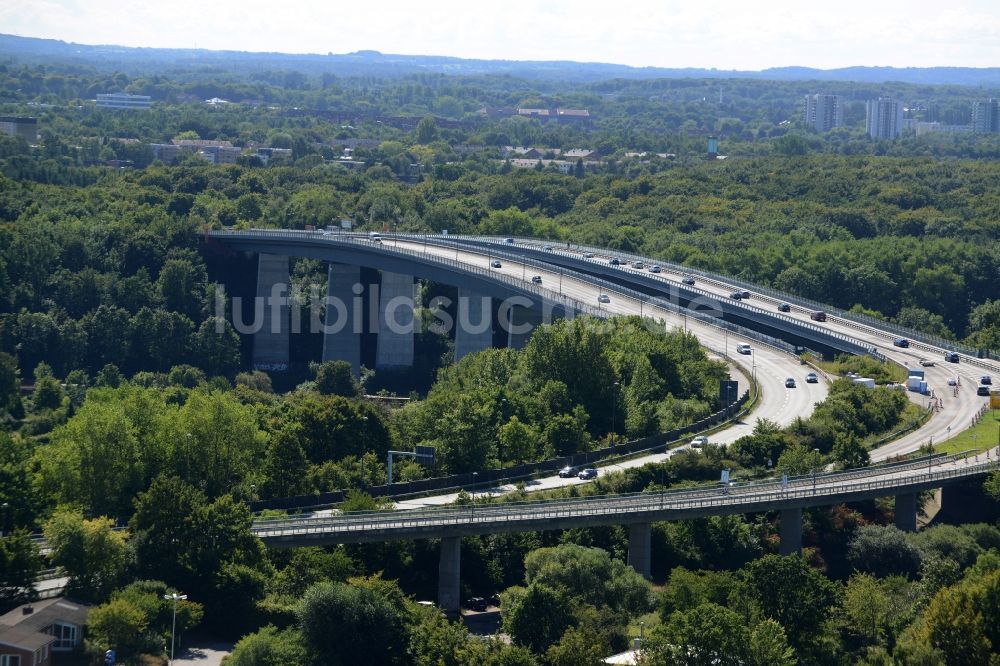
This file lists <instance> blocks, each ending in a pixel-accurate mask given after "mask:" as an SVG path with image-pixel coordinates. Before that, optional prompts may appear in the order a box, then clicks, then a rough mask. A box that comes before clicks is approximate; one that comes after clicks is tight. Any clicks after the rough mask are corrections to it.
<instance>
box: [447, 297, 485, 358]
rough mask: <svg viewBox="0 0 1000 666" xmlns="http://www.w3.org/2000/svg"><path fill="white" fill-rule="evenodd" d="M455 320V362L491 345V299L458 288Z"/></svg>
mask: <svg viewBox="0 0 1000 666" xmlns="http://www.w3.org/2000/svg"><path fill="white" fill-rule="evenodd" d="M457 314H458V318H457V319H456V321H455V362H456V363H458V362H459V361H461V360H462V357H463V356H467V355H469V354H473V353H475V352H479V351H483V350H484V349H489V348H490V347H492V346H493V300H492V299H491V298H490V297H489V296H483V295H482V294H480V293H477V292H475V291H470V290H469V289H465V288H463V287H459V288H458V311H457Z"/></svg>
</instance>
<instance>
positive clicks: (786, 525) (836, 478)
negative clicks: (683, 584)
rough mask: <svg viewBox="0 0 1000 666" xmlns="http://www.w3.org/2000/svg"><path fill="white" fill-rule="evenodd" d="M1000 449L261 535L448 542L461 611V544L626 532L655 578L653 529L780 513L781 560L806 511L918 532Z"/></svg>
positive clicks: (447, 579) (365, 518) (259, 529)
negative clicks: (866, 504)
mask: <svg viewBox="0 0 1000 666" xmlns="http://www.w3.org/2000/svg"><path fill="white" fill-rule="evenodd" d="M997 453H998V450H994V451H992V452H991V454H990V455H989V457H987V456H986V455H980V456H976V457H974V458H963V457H956V456H932V457H928V458H923V459H918V460H914V461H908V462H904V463H895V464H887V465H879V466H873V467H867V468H862V469H857V470H850V471H844V472H836V473H824V474H814V475H811V476H802V477H795V478H792V479H788V480H786V481H777V480H772V481H766V482H759V483H752V484H746V485H739V486H737V485H730V486H720V487H718V488H708V489H698V490H681V491H668V492H660V493H648V492H647V493H636V494H629V495H619V496H597V497H590V498H582V499H568V500H550V501H536V502H522V503H491V504H475V503H473V504H471V505H468V506H449V507H441V508H434V509H411V510H407V511H389V512H362V513H348V514H341V515H335V516H324V517H310V518H297V519H277V520H258V521H256V522H255V523H254V525H253V531H254V533H255V534H256V536H258V537H259V538H260V539H262V540H263V541H264V543H265V544H267V545H268V546H271V547H276V548H290V547H298V546H321V545H331V544H352V543H373V542H384V541H392V540H401V539H440V541H441V555H440V562H439V567H438V605H439V606H440V608H441V609H442V610H444V611H445V612H447V613H452V614H454V613H457V612H458V609H459V604H460V594H461V584H460V583H461V581H460V576H461V567H460V557H461V541H462V537H465V536H473V535H481V534H497V533H505V532H527V531H542V530H562V529H570V528H581V527H601V526H609V525H625V526H628V531H629V546H628V563H629V564H630V565H631V566H632V567H633V568H634V569H635V570H636V571H637V572H638V573H640V574H642V575H643V576H645V577H646V578H649V577H650V575H651V552H650V544H651V532H650V526H651V523H653V522H657V521H673V520H687V519H692V518H701V517H706V516H716V515H729V514H746V513H760V512H779V513H780V534H781V544H780V552H781V553H782V554H792V553H796V552H798V551H799V550H800V549H801V547H802V510H803V509H805V508H808V507H816V506H829V505H833V504H842V503H848V502H860V501H864V500H870V499H874V498H877V497H887V496H894V497H895V500H896V509H895V523H896V526H897V527H899V528H900V529H902V530H907V531H912V530H915V529H916V518H917V494H918V493H920V492H921V491H924V490H930V489H934V488H941V487H943V486H947V485H950V484H953V483H958V482H961V481H965V480H969V479H976V478H981V477H983V476H985V475H986V474H988V473H989V472H991V471H993V470H995V469H997Z"/></svg>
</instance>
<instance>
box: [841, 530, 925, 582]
mask: <svg viewBox="0 0 1000 666" xmlns="http://www.w3.org/2000/svg"><path fill="white" fill-rule="evenodd" d="M921 560H922V556H921V554H920V551H919V550H917V548H916V547H915V546H914V545H913V544H912V543H910V541H909V540H908V538H907V536H906V533H905V532H903V531H901V530H900V529H898V528H897V527H894V526H892V525H887V526H883V525H864V526H862V527H859V528H858V530H857V531H856V532H855V533H854V536H852V537H851V540H850V541H849V542H848V545H847V561H848V562H849V563H850V564H851V565H852V566H853V567H854V568H855V569H856V570H858V571H861V572H864V573H870V574H872V575H873V576H876V577H879V578H882V577H885V576H890V575H893V574H899V575H903V576H915V575H916V574H917V573H918V572H919V571H920V563H921Z"/></svg>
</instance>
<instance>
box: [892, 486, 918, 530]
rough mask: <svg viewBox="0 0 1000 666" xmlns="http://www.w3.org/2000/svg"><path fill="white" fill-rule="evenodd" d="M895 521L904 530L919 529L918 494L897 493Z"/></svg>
mask: <svg viewBox="0 0 1000 666" xmlns="http://www.w3.org/2000/svg"><path fill="white" fill-rule="evenodd" d="M895 514H896V515H895V518H894V522H895V524H896V527H898V528H899V529H901V530H903V531H904V532H916V531H917V494H916V493H907V494H905V495H896V510H895Z"/></svg>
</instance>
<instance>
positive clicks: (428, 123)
mask: <svg viewBox="0 0 1000 666" xmlns="http://www.w3.org/2000/svg"><path fill="white" fill-rule="evenodd" d="M437 136H438V128H437V123H435V122H434V117H433V116H424V117H423V118H421V119H420V122H419V123H417V143H423V144H428V143H431V142H432V141H434V140H435V139H437Z"/></svg>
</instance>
